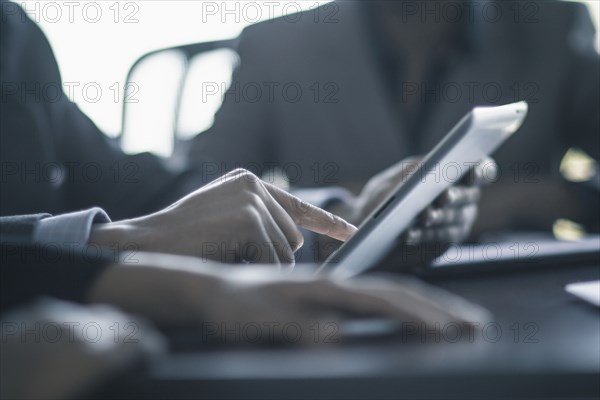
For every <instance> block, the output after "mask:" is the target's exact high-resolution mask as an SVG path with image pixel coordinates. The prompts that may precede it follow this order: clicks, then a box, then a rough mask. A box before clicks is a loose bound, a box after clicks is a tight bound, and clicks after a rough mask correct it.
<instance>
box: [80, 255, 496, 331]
mask: <svg viewBox="0 0 600 400" xmlns="http://www.w3.org/2000/svg"><path fill="white" fill-rule="evenodd" d="M136 257H137V260H136V261H137V264H117V265H114V266H112V267H109V268H108V269H107V270H106V271H104V273H103V274H102V275H101V276H100V277H99V278H98V280H97V281H96V282H95V284H94V286H93V287H92V289H91V290H90V293H89V296H88V300H89V301H91V302H95V303H96V302H100V303H109V304H113V305H116V306H118V307H120V308H122V309H124V310H125V311H129V312H132V313H135V314H141V315H143V316H145V317H147V318H149V319H151V320H152V321H154V322H155V323H157V324H159V325H161V326H163V327H188V328H189V327H195V328H202V332H203V333H205V334H206V333H208V332H209V331H210V333H211V334H214V335H215V336H220V335H228V333H227V332H226V331H225V332H224V330H228V331H229V332H231V330H236V332H237V333H238V335H239V336H238V338H239V339H240V340H244V336H243V335H242V334H241V332H244V330H245V329H246V328H248V329H252V331H251V332H252V333H253V335H255V334H256V332H257V330H258V334H259V335H261V338H262V339H269V340H272V339H283V340H288V341H289V339H290V338H289V337H286V335H290V334H292V333H293V334H294V340H297V341H302V342H304V343H307V342H308V343H312V342H314V339H315V336H314V335H315V332H314V330H315V323H316V322H319V326H321V328H323V329H327V328H326V327H327V324H334V327H333V328H334V329H337V327H338V326H339V325H337V324H340V323H341V322H343V321H344V320H345V319H346V318H347V317H348V316H349V315H352V316H353V317H356V316H359V317H371V316H375V317H384V318H391V319H393V320H395V321H398V322H401V323H415V324H419V325H420V324H421V323H425V324H426V325H427V327H428V328H429V329H438V330H439V329H444V327H445V324H448V323H457V324H459V325H460V324H464V323H467V324H476V323H482V322H484V321H487V320H488V318H489V314H488V313H487V312H486V311H485V310H483V309H482V308H480V307H478V306H476V305H473V304H470V303H468V302H467V301H465V300H463V299H461V298H458V297H456V296H454V295H451V294H449V293H446V292H443V291H441V290H440V289H436V288H433V287H431V286H428V285H426V284H425V283H422V282H420V281H417V280H415V279H409V278H403V279H399V278H397V277H396V278H390V277H386V279H381V278H374V277H361V278H357V279H353V280H349V281H334V280H331V279H329V278H324V277H315V276H314V275H311V276H308V275H307V276H291V275H289V276H287V277H285V276H282V275H281V274H278V273H275V272H273V271H272V270H271V269H265V268H257V267H253V268H247V269H230V270H227V269H223V268H222V267H218V266H216V265H214V264H209V263H203V262H200V261H199V260H197V259H193V258H188V257H179V256H170V255H161V254H152V255H148V254H144V253H140V254H138V255H137V256H136ZM292 325H293V327H294V329H292V330H291V332H286V329H285V327H286V326H292ZM321 328H319V329H321ZM298 332H299V333H300V337H298ZM230 340H231V338H230ZM233 340H235V338H234V339H233Z"/></svg>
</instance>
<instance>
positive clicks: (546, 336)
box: [121, 264, 600, 399]
mask: <svg viewBox="0 0 600 400" xmlns="http://www.w3.org/2000/svg"><path fill="white" fill-rule="evenodd" d="M598 279H600V266H599V265H583V266H582V265H566V264H565V265H562V266H560V267H556V266H553V267H548V268H544V267H539V266H538V267H537V268H534V269H528V270H522V271H505V272H495V273H486V274H476V273H475V274H466V275H460V276H446V277H438V278H429V281H430V283H432V284H434V285H437V286H440V287H442V288H445V289H447V290H449V291H451V292H453V293H456V294H459V295H461V296H463V297H465V298H466V299H468V300H471V301H473V302H476V303H478V304H481V305H482V306H484V307H486V308H487V309H489V310H490V311H491V312H492V313H493V316H494V319H493V321H492V323H493V325H489V326H488V328H487V329H485V330H479V331H476V332H475V334H474V335H473V338H471V337H467V338H466V339H465V338H464V337H463V340H460V341H454V338H455V336H453V339H452V340H450V339H448V340H445V338H443V337H442V338H441V340H439V343H437V342H436V340H435V338H433V337H432V336H431V335H430V337H429V338H427V340H425V342H426V343H422V342H421V341H420V340H407V339H406V337H403V336H402V335H395V336H392V337H383V336H382V337H375V338H370V339H364V340H354V341H350V342H346V343H340V344H336V345H327V346H316V347H299V346H289V347H236V346H234V347H224V346H221V347H219V346H217V347H207V346H200V347H196V348H193V347H192V348H191V349H187V350H186V351H173V352H171V353H169V354H168V355H167V356H165V357H161V358H159V359H157V360H156V361H155V362H153V363H152V365H151V367H150V369H149V371H148V372H147V374H145V375H144V376H143V377H142V378H140V379H139V381H137V382H136V383H135V384H133V385H131V386H130V387H132V388H133V389H131V390H132V391H133V393H132V394H133V395H138V396H140V397H148V398H166V397H168V398H261V399H266V398H267V399H268V398H273V399H283V398H285V399H295V398H302V399H304V398H344V399H377V398H419V399H432V398H445V399H446V398H456V399H465V398H477V399H479V398H494V397H495V398H506V397H510V398H545V399H547V398H569V399H574V398H586V399H587V398H600V309H598V308H595V307H593V306H591V305H589V304H587V303H584V302H583V301H581V300H579V299H577V298H575V297H573V296H572V295H570V294H568V293H566V292H565V291H564V286H565V285H566V284H568V283H572V282H583V281H590V280H598ZM432 338H433V339H432ZM121 394H124V393H121Z"/></svg>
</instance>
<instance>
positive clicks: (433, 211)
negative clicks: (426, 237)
mask: <svg viewBox="0 0 600 400" xmlns="http://www.w3.org/2000/svg"><path fill="white" fill-rule="evenodd" d="M476 217H477V205H476V204H467V205H465V206H462V207H458V208H457V207H444V208H434V207H428V208H426V209H425V210H424V211H423V213H422V214H421V216H420V218H419V225H418V226H419V227H422V228H435V227H441V226H448V225H464V224H469V223H471V222H472V221H474V220H475V218H476Z"/></svg>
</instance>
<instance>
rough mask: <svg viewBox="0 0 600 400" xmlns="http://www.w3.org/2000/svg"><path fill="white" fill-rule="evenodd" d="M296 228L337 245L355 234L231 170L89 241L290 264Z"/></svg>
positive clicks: (102, 228) (99, 230) (103, 228)
mask: <svg viewBox="0 0 600 400" xmlns="http://www.w3.org/2000/svg"><path fill="white" fill-rule="evenodd" d="M298 226H302V227H304V228H306V229H309V230H312V231H314V232H317V233H321V234H325V235H328V236H330V237H332V238H335V239H338V240H342V241H343V240H346V239H347V238H348V237H350V236H351V235H352V234H353V233H354V232H355V231H356V228H355V227H354V226H352V225H351V224H349V223H347V222H346V221H344V220H343V219H341V218H339V217H337V216H335V215H333V214H331V213H329V212H327V211H324V210H322V209H320V208H317V207H315V206H312V205H310V204H308V203H306V202H304V201H302V200H300V199H298V198H297V197H295V196H292V195H291V194H289V193H287V192H285V191H283V190H281V189H279V188H277V187H275V186H273V185H270V184H268V183H266V182H263V181H261V180H260V179H258V178H257V177H256V176H255V175H253V174H252V173H250V172H248V171H245V170H235V171H232V172H230V173H228V174H226V175H225V176H223V177H222V178H219V179H217V180H215V181H213V182H212V183H209V184H208V185H206V186H205V187H203V188H201V189H199V190H197V191H196V192H194V193H192V194H190V195H188V196H186V197H184V198H183V199H181V200H179V201H178V202H177V203H175V204H173V205H172V206H170V207H168V208H166V209H164V210H161V211H159V212H157V213H154V214H151V215H148V216H144V217H141V218H136V219H132V220H127V221H120V222H114V223H108V224H102V225H96V226H94V228H93V231H92V235H91V239H90V241H91V242H92V243H96V244H99V245H109V246H110V245H114V244H115V243H116V244H130V245H129V247H132V245H133V246H135V250H138V251H146V252H160V253H169V254H179V255H189V256H195V257H199V258H202V259H205V260H206V259H209V260H215V261H221V262H259V263H275V264H291V263H293V262H294V252H295V251H297V250H298V249H299V248H300V247H301V246H302V244H303V242H304V238H303V237H302V234H301V233H300V231H299V230H298Z"/></svg>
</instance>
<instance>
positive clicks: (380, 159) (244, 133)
mask: <svg viewBox="0 0 600 400" xmlns="http://www.w3.org/2000/svg"><path fill="white" fill-rule="evenodd" d="M506 3H510V4H504V3H500V4H503V7H510V6H511V4H512V5H513V6H514V2H506ZM528 3H529V2H528ZM535 4H537V7H538V11H537V13H536V14H535V15H534V18H535V20H534V21H533V22H532V23H529V22H528V18H527V17H528V16H529V14H530V12H531V11H528V13H527V15H525V14H526V13H524V12H523V13H522V14H523V15H521V18H520V23H515V22H514V19H513V18H512V17H510V15H514V14H510V10H509V9H508V8H505V9H504V13H505V14H504V15H505V16H506V17H505V18H503V19H502V20H501V21H500V23H487V22H486V21H483V20H481V17H480V16H481V8H480V9H479V10H478V12H476V13H475V17H474V21H475V22H474V23H473V26H472V27H471V28H472V36H471V44H470V49H469V50H468V51H466V52H464V53H462V54H459V55H457V56H456V59H454V60H450V61H451V62H450V68H448V69H447V71H446V73H445V74H444V75H442V76H440V77H439V79H440V82H439V85H440V86H439V88H441V89H438V90H437V95H433V96H431V97H428V98H427V99H428V100H426V101H427V103H428V104H427V105H428V115H427V118H426V121H425V124H424V125H423V126H422V129H420V131H419V132H409V131H408V128H407V127H406V124H405V121H404V116H403V115H401V113H399V112H398V109H397V108H396V107H395V105H394V103H393V102H392V101H391V100H390V97H389V95H388V93H389V90H388V89H389V85H390V82H388V81H386V77H385V75H384V74H383V72H382V70H383V69H382V66H381V61H380V58H381V57H380V55H379V54H378V51H377V49H376V48H375V46H373V42H372V40H371V38H372V35H371V32H370V27H369V25H368V24H367V23H366V21H365V16H364V13H362V12H361V7H363V6H364V5H363V4H360V3H359V2H354V1H352V2H342V1H340V2H337V3H336V5H331V4H330V5H325V6H322V7H321V8H320V9H319V11H307V12H305V13H304V14H300V15H299V16H292V17H285V18H279V19H276V20H274V21H267V22H263V23H260V24H257V25H253V26H251V27H249V28H247V29H246V30H245V31H244V32H243V34H242V36H241V38H240V44H239V54H240V59H241V63H240V65H239V67H238V69H237V71H236V73H235V75H234V80H233V84H232V89H231V91H230V93H229V94H228V95H227V96H226V97H225V101H224V104H223V106H222V108H221V109H220V111H219V112H218V113H217V115H216V120H215V124H214V126H213V127H212V128H211V129H210V130H208V131H207V132H205V133H202V134H200V135H199V136H198V137H197V138H196V139H195V141H194V142H193V144H192V150H191V153H190V162H191V163H193V164H197V165H199V166H202V163H204V162H218V163H220V165H221V166H222V168H223V169H231V168H233V167H235V166H237V165H241V166H247V167H249V168H251V169H255V170H256V172H258V173H261V172H264V171H265V170H266V169H268V167H269V166H271V165H274V164H278V165H280V166H282V167H283V169H284V171H286V172H287V173H288V175H289V176H290V179H291V182H292V184H295V185H296V186H301V187H311V186H328V185H342V186H346V187H349V188H352V189H354V190H356V189H357V188H359V187H361V185H362V184H364V183H365V181H366V180H367V179H368V178H370V177H371V176H372V175H374V174H376V173H377V172H379V171H381V170H382V169H384V168H386V167H388V166H390V165H392V164H394V163H395V162H397V161H399V160H401V159H403V158H404V157H407V156H410V155H414V154H423V153H425V152H427V151H428V150H429V149H431V148H432V147H433V146H434V145H435V144H436V143H437V142H438V141H439V140H440V139H441V138H442V137H443V135H444V134H445V133H447V132H448V130H449V129H450V128H452V126H453V125H454V124H455V123H456V122H458V120H459V119H460V118H461V117H462V116H463V115H464V114H465V113H467V112H468V111H469V110H470V109H471V108H472V107H474V106H477V105H493V104H497V105H499V104H505V103H510V102H514V101H518V100H528V101H529V103H530V113H529V116H528V118H527V120H526V122H525V124H524V126H523V127H522V129H521V130H520V132H518V134H516V135H515V136H514V137H513V138H511V139H510V141H509V142H508V143H507V144H506V145H505V146H504V147H503V148H502V149H501V150H500V151H498V152H497V153H496V156H495V158H496V159H497V161H498V162H499V164H500V167H501V172H502V178H501V181H500V182H499V183H498V184H496V185H494V187H492V188H490V189H489V195H487V196H484V201H483V203H482V214H483V219H484V220H485V219H486V218H494V217H496V220H497V221H496V224H495V225H493V227H494V228H496V229H497V228H516V227H528V228H531V227H541V226H543V227H547V226H548V223H549V221H553V220H554V219H555V218H556V217H559V216H565V217H568V216H572V217H573V218H578V217H582V215H581V213H580V211H581V210H582V209H583V207H584V206H583V203H582V202H581V201H580V200H581V199H580V198H578V197H575V196H571V194H572V193H571V192H570V191H569V190H565V188H564V185H563V183H562V182H561V181H562V179H561V177H560V175H559V163H560V161H561V158H562V156H563V155H564V154H565V152H566V150H567V149H568V148H570V147H571V146H578V147H580V148H582V149H584V150H585V151H586V152H588V153H589V154H590V155H592V156H593V157H595V158H596V159H600V144H599V140H598V138H599V132H600V113H599V112H598V104H599V101H600V93H599V90H600V81H599V76H600V74H599V68H600V63H599V57H598V54H597V53H596V51H595V50H594V26H593V24H592V21H591V19H590V16H589V13H588V11H587V10H586V8H585V6H583V5H581V4H577V3H571V2H558V1H540V2H535ZM521 11H523V10H521ZM257 86H261V87H263V92H262V96H258V97H257V96H256V95H255V91H253V90H254V89H253V88H256V87H257ZM286 86H287V88H286ZM272 87H275V90H274V91H273V93H274V95H273V94H271V92H270V91H269V89H268V88H272ZM298 87H300V88H301V89H302V91H303V92H302V95H301V96H298V95H297V88H298ZM457 88H458V90H460V91H459V92H457ZM286 90H287V94H286V93H285V91H286ZM498 90H499V91H498ZM593 198H594V199H595V200H597V199H598V197H597V194H595V195H594V196H593ZM486 201H487V202H486ZM594 207H595V206H594ZM592 208H593V207H589V208H588V209H587V210H589V212H588V213H587V215H586V216H585V218H592V219H597V214H595V211H592ZM515 210H521V212H517V213H515V214H513V212H514V211H515ZM590 213H591V214H590ZM590 215H591V216H590ZM528 219H531V221H527V220H528Z"/></svg>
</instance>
